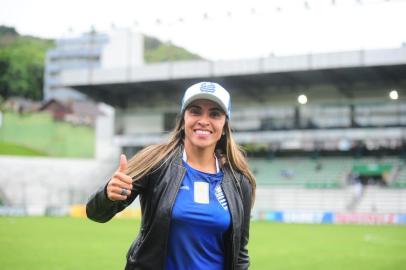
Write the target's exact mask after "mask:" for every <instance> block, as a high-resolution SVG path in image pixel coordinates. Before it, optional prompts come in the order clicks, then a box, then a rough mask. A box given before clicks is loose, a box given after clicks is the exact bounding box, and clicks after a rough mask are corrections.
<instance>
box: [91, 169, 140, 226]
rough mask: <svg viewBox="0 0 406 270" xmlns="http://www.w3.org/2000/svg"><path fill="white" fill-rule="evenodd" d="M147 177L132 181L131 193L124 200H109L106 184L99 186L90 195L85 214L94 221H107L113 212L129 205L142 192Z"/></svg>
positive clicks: (112, 215)
mask: <svg viewBox="0 0 406 270" xmlns="http://www.w3.org/2000/svg"><path fill="white" fill-rule="evenodd" d="M146 178H147V177H144V178H142V179H139V180H137V181H133V189H132V190H131V195H130V196H129V197H128V198H127V199H126V200H124V201H111V200H110V199H109V198H108V197H107V191H106V188H107V184H105V185H103V186H101V187H100V188H99V189H98V190H97V191H96V192H95V193H94V194H93V195H91V196H90V198H89V200H88V202H87V204H86V215H87V217H88V218H89V219H91V220H93V221H96V222H101V223H104V222H107V221H109V220H110V219H112V218H113V217H114V215H115V214H117V213H118V212H120V211H122V210H123V209H124V208H126V207H127V206H129V205H130V204H131V203H132V202H133V201H134V200H135V198H137V196H138V194H142V193H143V192H144V190H145V188H146V184H147V183H148V179H146Z"/></svg>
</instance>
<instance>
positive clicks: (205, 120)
mask: <svg viewBox="0 0 406 270" xmlns="http://www.w3.org/2000/svg"><path fill="white" fill-rule="evenodd" d="M208 118H209V116H208V114H206V113H204V114H202V116H201V117H200V119H199V120H198V121H197V123H198V124H199V125H201V126H207V125H209V119H208Z"/></svg>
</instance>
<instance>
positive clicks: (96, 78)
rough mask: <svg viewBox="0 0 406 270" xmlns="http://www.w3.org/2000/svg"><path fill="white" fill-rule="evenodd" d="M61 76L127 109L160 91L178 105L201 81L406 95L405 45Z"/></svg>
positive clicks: (254, 88) (256, 89) (242, 88)
mask: <svg viewBox="0 0 406 270" xmlns="http://www.w3.org/2000/svg"><path fill="white" fill-rule="evenodd" d="M61 78H62V79H61V81H62V86H66V87H72V88H74V89H77V90H79V91H81V92H83V93H85V94H87V95H89V96H91V97H93V98H94V99H96V100H99V101H103V102H105V103H108V104H111V105H115V106H119V107H120V106H124V107H125V104H126V103H127V101H128V100H131V99H143V98H144V99H147V98H153V97H154V96H156V95H164V96H165V98H167V99H169V100H170V101H173V102H175V103H176V104H177V103H178V100H179V98H180V95H181V94H182V93H183V91H184V89H185V88H186V87H187V86H189V85H190V84H191V83H193V82H196V81H202V80H211V81H216V82H219V83H221V84H223V85H224V86H225V87H226V88H228V89H230V90H232V91H236V92H238V93H239V94H240V95H243V96H244V95H245V96H247V97H248V96H255V94H257V93H260V92H264V91H266V92H267V93H270V94H278V93H279V92H280V89H282V88H283V89H288V91H292V92H294V91H296V89H299V88H300V89H303V88H311V87H314V86H317V85H330V86H332V87H333V88H335V89H337V90H338V91H339V92H340V93H341V94H342V95H343V96H347V97H351V96H352V95H354V91H359V92H362V91H370V90H371V86H373V88H380V89H387V88H396V89H398V91H401V92H402V91H403V92H405V94H406V47H401V48H396V49H381V50H359V51H347V52H336V53H323V54H307V55H296V56H270V57H267V58H257V59H241V60H233V61H217V62H210V61H183V62H168V63H158V64H148V65H144V66H140V67H126V68H121V69H114V70H109V69H100V68H99V69H96V68H94V69H81V70H68V71H64V72H62V76H61ZM289 89H290V90H289Z"/></svg>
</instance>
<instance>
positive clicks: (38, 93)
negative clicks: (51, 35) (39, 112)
mask: <svg viewBox="0 0 406 270" xmlns="http://www.w3.org/2000/svg"><path fill="white" fill-rule="evenodd" d="M53 46H54V41H53V40H49V39H41V38H36V37H31V36H21V35H19V34H18V33H17V31H16V30H15V29H14V28H13V27H7V26H0V96H2V97H3V98H7V97H10V96H23V97H27V98H31V99H35V100H39V99H41V98H42V88H43V76H44V75H43V74H44V59H45V52H46V50H48V49H49V48H52V47H53Z"/></svg>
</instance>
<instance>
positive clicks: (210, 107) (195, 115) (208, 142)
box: [184, 99, 226, 151]
mask: <svg viewBox="0 0 406 270" xmlns="http://www.w3.org/2000/svg"><path fill="white" fill-rule="evenodd" d="M184 120H185V146H192V147H198V148H212V149H213V151H214V149H215V147H216V143H217V141H218V140H220V138H221V135H222V132H223V128H224V124H225V122H226V115H225V113H224V112H223V110H222V109H221V108H220V107H219V106H218V105H217V104H216V103H215V102H212V101H210V100H205V99H201V100H196V101H194V102H193V103H191V104H190V105H189V106H188V107H187V108H186V110H185V115H184Z"/></svg>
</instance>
